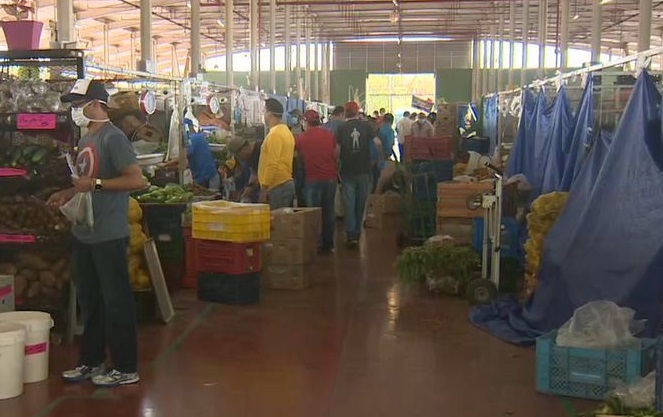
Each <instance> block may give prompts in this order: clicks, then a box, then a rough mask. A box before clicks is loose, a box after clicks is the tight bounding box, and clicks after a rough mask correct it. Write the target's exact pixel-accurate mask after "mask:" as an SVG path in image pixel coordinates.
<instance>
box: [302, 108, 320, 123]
mask: <svg viewBox="0 0 663 417" xmlns="http://www.w3.org/2000/svg"><path fill="white" fill-rule="evenodd" d="M304 120H305V121H306V123H320V113H318V112H317V111H315V110H313V109H311V110H306V112H305V113H304Z"/></svg>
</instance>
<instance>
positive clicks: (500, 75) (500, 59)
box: [495, 16, 504, 91]
mask: <svg viewBox="0 0 663 417" xmlns="http://www.w3.org/2000/svg"><path fill="white" fill-rule="evenodd" d="M499 19H500V23H499V30H498V32H499V35H498V37H499V41H498V42H497V88H496V89H495V91H500V90H502V89H503V88H504V16H500V18H499Z"/></svg>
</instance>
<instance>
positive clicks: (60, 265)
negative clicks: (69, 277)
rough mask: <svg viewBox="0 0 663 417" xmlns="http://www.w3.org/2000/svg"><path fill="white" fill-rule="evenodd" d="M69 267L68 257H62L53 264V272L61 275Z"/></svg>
mask: <svg viewBox="0 0 663 417" xmlns="http://www.w3.org/2000/svg"><path fill="white" fill-rule="evenodd" d="M66 267H67V259H66V258H61V259H59V260H57V261H56V262H55V263H54V264H53V265H51V268H50V269H51V272H53V274H55V276H60V275H62V273H63V272H64V269H65V268H66Z"/></svg>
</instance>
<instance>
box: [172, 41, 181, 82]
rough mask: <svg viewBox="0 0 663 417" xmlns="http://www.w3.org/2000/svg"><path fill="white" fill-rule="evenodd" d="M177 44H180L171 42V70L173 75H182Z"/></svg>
mask: <svg viewBox="0 0 663 417" xmlns="http://www.w3.org/2000/svg"><path fill="white" fill-rule="evenodd" d="M177 45H179V43H177V42H173V43H171V44H170V68H171V69H170V72H171V75H172V76H173V77H179V76H180V64H179V62H178V60H177Z"/></svg>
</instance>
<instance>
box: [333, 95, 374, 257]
mask: <svg viewBox="0 0 663 417" xmlns="http://www.w3.org/2000/svg"><path fill="white" fill-rule="evenodd" d="M345 117H346V121H345V122H344V123H342V124H341V125H340V126H339V127H338V130H337V137H336V139H337V141H338V145H339V148H340V155H339V173H340V177H341V186H342V188H343V200H344V202H345V215H344V220H345V231H346V239H347V240H346V243H347V245H348V247H356V246H357V244H358V242H359V237H360V236H361V226H362V223H363V219H364V209H365V208H366V199H367V198H368V193H369V191H370V173H371V152H370V146H371V141H373V142H375V144H376V147H377V149H379V150H380V151H381V149H382V145H381V144H380V140H379V139H378V138H377V137H376V136H375V131H374V130H373V129H372V127H371V125H370V124H369V123H368V122H366V121H363V120H359V105H358V104H357V103H355V102H354V101H351V102H348V103H346V104H345Z"/></svg>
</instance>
